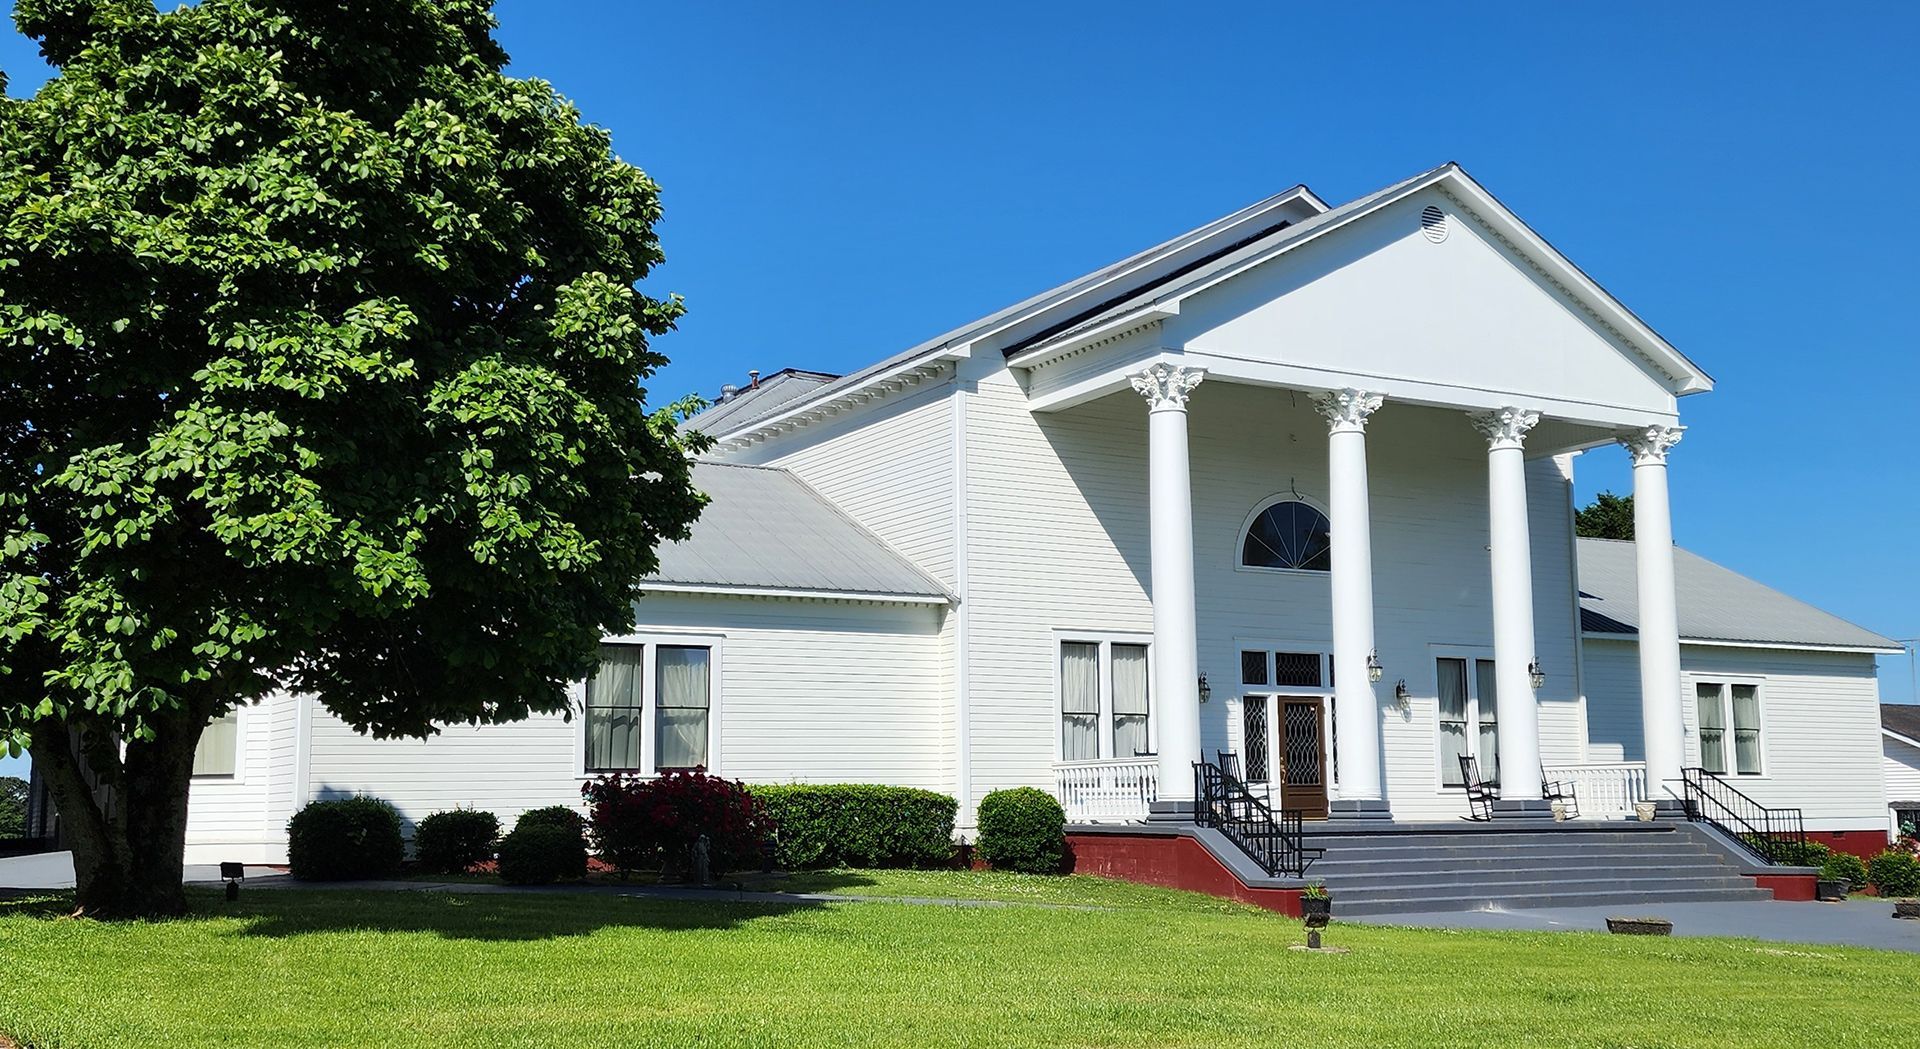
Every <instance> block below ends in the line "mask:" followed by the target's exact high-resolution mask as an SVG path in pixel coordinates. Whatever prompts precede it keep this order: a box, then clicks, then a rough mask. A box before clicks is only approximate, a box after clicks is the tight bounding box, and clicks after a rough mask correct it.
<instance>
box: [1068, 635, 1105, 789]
mask: <svg viewBox="0 0 1920 1049" xmlns="http://www.w3.org/2000/svg"><path fill="white" fill-rule="evenodd" d="M1099 756H1100V646H1099V645H1090V644H1085V643H1083V642H1079V641H1068V642H1064V643H1063V644H1061V646H1060V757H1061V759H1062V760H1065V761H1092V760H1094V759H1096V758H1098V757H1099Z"/></svg>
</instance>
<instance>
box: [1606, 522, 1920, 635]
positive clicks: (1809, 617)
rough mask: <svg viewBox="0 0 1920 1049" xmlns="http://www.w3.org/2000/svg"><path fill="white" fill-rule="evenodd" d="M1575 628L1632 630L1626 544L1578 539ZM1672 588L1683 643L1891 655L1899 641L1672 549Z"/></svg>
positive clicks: (1631, 574)
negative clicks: (1867, 652)
mask: <svg viewBox="0 0 1920 1049" xmlns="http://www.w3.org/2000/svg"><path fill="white" fill-rule="evenodd" d="M1577 549H1578V553H1579V561H1580V629H1581V632H1582V633H1584V634H1588V635H1594V636H1606V635H1609V634H1613V635H1620V636H1622V637H1624V638H1630V637H1633V636H1634V635H1636V634H1638V633H1639V624H1640V607H1639V582H1638V579H1637V574H1636V572H1637V570H1636V566H1635V563H1634V548H1633V543H1632V542H1631V541H1626V540H1618V539H1588V538H1581V539H1580V540H1579V541H1578V543H1577ZM1673 579H1674V589H1675V591H1676V596H1677V598H1678V601H1679V612H1680V639H1681V640H1682V641H1719V642H1731V643H1737V644H1749V645H1760V646H1777V647H1780V648H1844V649H1854V650H1867V651H1873V652H1898V651H1900V650H1901V649H1900V645H1899V643H1898V642H1895V641H1893V640H1890V639H1888V638H1886V637H1883V636H1881V635H1880V634H1876V633H1874V632H1873V631H1871V630H1868V629H1866V628H1865V627H1859V626H1855V625H1854V624H1852V623H1849V622H1847V621H1846V620H1844V619H1841V618H1840V617H1839V616H1836V615H1833V614H1831V613H1828V612H1823V611H1821V610H1820V609H1818V608H1815V607H1813V606H1812V605H1809V604H1807V603H1806V602H1804V601H1801V600H1799V599H1797V598H1793V597H1789V596H1787V595H1786V594H1783V593H1781V592H1780V591H1778V590H1775V589H1773V588H1772V587H1769V586H1766V585H1764V584H1762V583H1757V582H1755V581H1753V580H1751V579H1748V578H1747V577H1746V576H1743V575H1741V574H1740V573H1738V572H1735V571H1734V570H1732V569H1730V568H1726V567H1724V566H1721V565H1717V564H1714V563H1713V562H1712V561H1709V560H1707V559H1706V558H1704V557H1701V556H1700V555H1698V554H1695V553H1692V552H1690V551H1687V550H1683V549H1681V548H1679V547H1675V548H1674V551H1673Z"/></svg>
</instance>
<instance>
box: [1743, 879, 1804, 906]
mask: <svg viewBox="0 0 1920 1049" xmlns="http://www.w3.org/2000/svg"><path fill="white" fill-rule="evenodd" d="M1748 877H1750V878H1752V879H1753V883H1754V884H1755V885H1757V886H1759V887H1760V888H1763V889H1772V890H1773V898H1774V899H1776V900H1794V901H1805V900H1811V899H1815V898H1816V897H1815V893H1814V885H1813V882H1814V876H1813V875H1811V874H1750V875H1748Z"/></svg>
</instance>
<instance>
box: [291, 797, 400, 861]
mask: <svg viewBox="0 0 1920 1049" xmlns="http://www.w3.org/2000/svg"><path fill="white" fill-rule="evenodd" d="M405 855H406V844H405V843H404V842H403V841H402V840H401V838H400V814H399V813H398V812H396V811H394V808H393V806H392V805H389V804H387V803H386V802H384V801H381V800H380V799H379V798H369V797H352V798H342V799H340V800H338V801H316V802H313V803H311V804H309V805H307V807H305V808H303V809H301V810H300V811H299V812H296V813H294V814H293V819H292V820H290V821H288V823H287V865H288V866H289V867H291V868H292V870H293V876H294V877H296V878H303V879H306V880H308V881H352V880H358V879H363V878H386V877H391V876H392V875H394V874H395V873H396V872H398V871H399V870H400V861H401V859H402V858H403V857H405Z"/></svg>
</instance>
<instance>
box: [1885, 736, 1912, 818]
mask: <svg viewBox="0 0 1920 1049" xmlns="http://www.w3.org/2000/svg"><path fill="white" fill-rule="evenodd" d="M1880 745H1881V748H1882V749H1881V753H1882V755H1883V756H1884V757H1883V760H1882V762H1881V768H1882V770H1883V772H1884V774H1885V776H1886V781H1887V804H1888V806H1889V808H1891V807H1892V806H1894V805H1898V806H1900V807H1901V808H1904V809H1911V808H1920V747H1916V746H1913V745H1912V744H1910V743H1902V742H1901V741H1899V740H1897V739H1893V738H1891V737H1889V736H1884V735H1883V736H1881V738H1880ZM1887 830H1888V831H1889V832H1890V833H1898V832H1899V830H1900V828H1899V827H1897V826H1895V825H1894V823H1893V816H1892V814H1891V813H1889V814H1888V816H1887Z"/></svg>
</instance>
